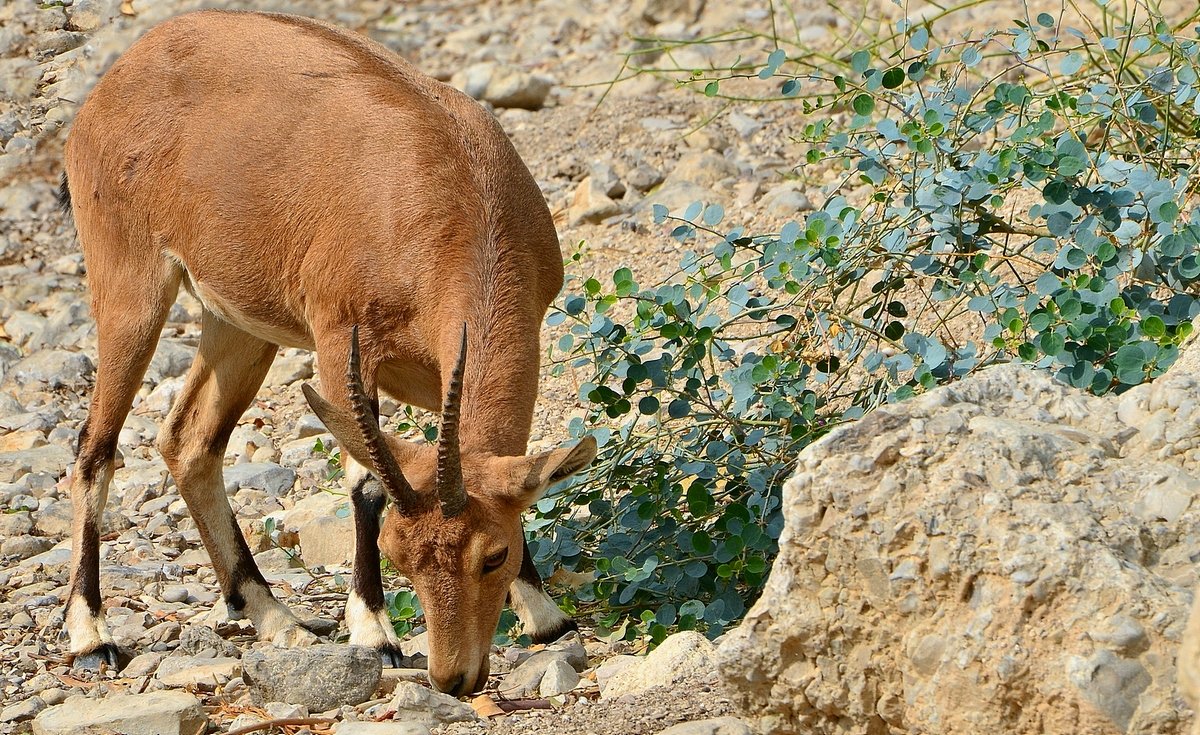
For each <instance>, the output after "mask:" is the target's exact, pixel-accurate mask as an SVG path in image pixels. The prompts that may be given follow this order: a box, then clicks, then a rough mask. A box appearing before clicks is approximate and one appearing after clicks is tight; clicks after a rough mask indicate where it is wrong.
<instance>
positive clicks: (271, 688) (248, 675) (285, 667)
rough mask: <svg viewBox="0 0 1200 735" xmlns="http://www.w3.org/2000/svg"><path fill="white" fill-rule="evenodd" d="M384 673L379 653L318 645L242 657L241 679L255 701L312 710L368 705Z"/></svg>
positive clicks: (257, 652) (354, 647)
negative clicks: (284, 703)
mask: <svg viewBox="0 0 1200 735" xmlns="http://www.w3.org/2000/svg"><path fill="white" fill-rule="evenodd" d="M382 669H383V665H382V662H381V661H380V659H379V654H378V653H376V652H375V650H374V649H371V648H367V647H365V646H345V645H332V644H320V645H315V646H309V647H307V648H291V649H262V650H255V651H247V652H246V653H245V654H244V655H243V656H242V671H243V673H242V677H243V678H244V679H245V680H246V684H247V685H249V687H250V696H251V699H252V700H253V701H254V702H256V703H259V704H261V703H263V702H287V703H289V704H303V705H305V706H306V707H308V709H309V711H310V712H324V711H325V710H329V709H333V708H334V707H339V706H341V705H344V704H350V705H353V704H360V703H362V702H365V701H367V700H368V699H370V698H371V695H372V694H374V693H375V687H376V686H377V685H378V684H379V676H380V673H381V671H382ZM455 701H457V700H455Z"/></svg>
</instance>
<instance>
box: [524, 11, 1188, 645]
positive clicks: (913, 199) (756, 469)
mask: <svg viewBox="0 0 1200 735" xmlns="http://www.w3.org/2000/svg"><path fill="white" fill-rule="evenodd" d="M969 4H970V5H973V4H977V3H969ZM961 7H965V6H959V8H950V9H948V10H946V11H944V12H942V13H940V14H938V15H936V16H931V17H929V18H928V19H926V20H924V21H922V22H920V23H917V22H913V21H909V20H903V21H901V22H900V23H899V24H898V25H897V26H896V27H895V29H894V31H893V32H889V33H887V34H884V35H883V36H876V37H873V38H871V39H869V40H868V41H864V42H862V43H860V44H859V45H860V48H859V50H857V51H854V52H853V53H844V54H840V55H829V56H820V55H814V54H812V53H811V52H808V51H806V50H802V49H801V47H800V46H798V45H797V44H795V43H789V41H788V39H787V38H785V37H784V36H783V35H781V34H779V33H774V34H772V35H768V36H761V38H762V39H763V40H764V42H765V43H767V44H768V45H769V46H770V48H769V50H768V51H769V52H768V53H765V54H764V55H765V56H766V58H765V59H763V60H762V61H761V62H760V63H758V64H747V65H739V66H736V67H733V68H727V69H723V70H716V71H714V70H695V71H693V70H682V71H683V72H684V73H685V74H686V76H685V78H684V79H683V80H682V82H681V86H683V87H685V88H688V89H691V90H693V91H695V92H696V93H698V94H704V95H707V96H709V97H717V98H720V97H723V96H726V97H727V98H728V99H729V101H730V102H731V104H736V103H737V102H738V101H740V100H745V99H757V100H758V101H759V103H761V102H764V101H770V102H771V103H773V104H778V105H788V106H790V107H792V108H794V110H795V114H797V115H803V116H804V119H805V120H807V121H808V122H807V124H806V125H805V126H804V130H803V137H804V139H805V141H806V142H807V144H808V145H809V150H808V152H807V155H806V157H805V159H804V160H803V161H797V165H798V167H799V168H798V169H797V170H798V171H801V172H802V171H803V170H804V167H820V166H832V167H834V168H835V169H836V171H838V172H839V179H838V183H836V184H835V185H833V186H830V187H827V188H826V190H825V191H824V192H823V195H824V202H823V204H821V206H820V207H819V208H818V209H817V210H816V211H813V212H811V213H810V214H808V215H807V216H806V217H805V218H804V220H803V221H797V222H789V223H787V224H786V225H785V226H783V227H782V229H781V230H780V231H778V232H771V233H748V232H746V231H745V230H744V228H743V227H739V226H736V225H734V226H728V225H726V219H727V217H726V213H725V212H724V211H723V210H722V208H721V207H720V206H718V205H713V204H707V205H706V204H705V203H700V202H698V203H695V204H693V205H692V206H691V207H690V208H688V209H687V211H684V212H667V211H666V210H665V209H663V208H661V207H657V208H655V211H654V220H655V222H657V223H659V224H662V225H664V227H665V228H667V229H669V237H670V238H673V239H674V240H675V241H678V243H680V244H681V245H680V246H679V247H681V249H682V250H683V251H684V255H683V257H682V259H681V261H680V263H679V269H678V271H677V272H676V273H675V274H673V275H672V276H671V277H670V278H668V279H665V280H663V281H661V282H656V283H649V284H642V283H638V282H637V281H636V280H635V277H634V274H633V272H632V271H631V270H630V269H628V268H622V269H620V270H617V271H616V272H615V273H613V274H612V278H611V282H602V281H600V280H597V279H587V280H574V281H570V282H569V283H568V286H567V288H566V290H565V292H564V294H563V297H562V298H561V300H560V302H559V303H558V306H557V308H556V310H555V311H554V312H553V313H552V315H551V317H550V320H551V323H552V324H555V325H566V333H565V335H564V336H563V337H562V338H561V340H559V342H558V343H557V344H556V345H555V346H554V347H553V350H552V354H553V357H554V359H555V360H556V362H557V364H556V368H555V369H556V370H560V371H561V370H572V371H574V372H575V374H576V375H577V376H579V378H580V381H581V386H582V387H581V389H580V397H581V399H582V400H583V401H585V402H586V406H587V413H586V416H584V417H582V418H580V419H577V420H575V421H574V422H572V424H571V427H570V428H571V433H572V434H573V435H575V436H580V435H583V434H585V433H593V434H595V435H596V436H597V437H598V438H599V439H600V441H601V443H602V453H601V456H600V458H599V459H598V461H597V463H596V464H595V466H594V469H593V470H592V472H591V473H590V474H589V475H588V476H586V477H585V478H582V479H579V480H577V481H576V482H574V483H572V484H570V485H569V486H567V487H565V488H563V489H562V490H561V491H559V492H557V493H556V494H554V495H552V496H550V497H547V498H545V499H543V500H542V501H541V502H539V503H538V504H537V507H536V513H535V516H536V517H535V518H534V520H533V522H532V523H531V524H530V526H529V528H530V530H531V531H532V533H531V540H530V547H531V549H532V550H533V553H534V556H535V559H536V561H537V562H538V563H539V565H541V566H543V567H544V571H547V572H548V571H550V568H551V567H553V566H557V565H562V566H564V567H565V568H567V569H568V570H571V571H574V572H584V573H590V574H592V575H594V577H593V581H592V582H591V584H588V585H585V586H584V587H583V588H582V589H579V590H577V591H576V592H575V593H574V595H573V596H572V597H571V599H569V600H568V602H567V604H568V605H569V606H570V607H572V609H573V610H574V611H576V612H583V613H589V612H590V613H593V614H594V615H595V617H596V619H597V621H598V623H599V624H600V626H601V632H602V633H604V632H606V631H612V632H613V634H615V635H622V636H627V637H633V636H636V635H642V636H647V637H648V638H649V639H650V640H651V641H657V640H660V639H661V638H662V637H663V636H665V635H666V633H667V632H668V630H670V629H672V628H692V627H698V628H702V629H705V630H707V631H708V632H709V633H710V634H716V633H719V632H720V631H721V630H723V629H724V628H725V627H726V626H728V625H729V624H730V623H731V622H732V621H734V620H736V619H737V618H738V617H740V616H741V615H742V614H743V613H744V611H745V608H746V604H747V603H748V601H750V600H752V599H753V598H754V597H755V596H756V593H757V592H758V590H759V589H760V587H761V585H762V584H763V581H764V578H765V575H766V573H767V570H768V566H769V562H770V560H771V558H772V557H773V555H774V553H775V551H776V544H777V539H778V537H779V534H780V531H781V529H782V525H783V521H782V518H781V515H780V497H779V491H780V485H781V483H782V480H783V479H784V478H785V476H786V475H787V474H788V473H789V472H790V470H791V469H792V463H793V461H794V458H795V456H796V454H797V452H798V451H799V450H800V449H801V448H802V447H803V446H805V445H806V444H808V443H809V442H811V441H813V440H814V439H816V438H818V437H819V436H821V434H822V433H824V432H826V431H828V430H829V429H830V428H831V427H832V426H835V425H837V424H839V423H842V422H845V421H850V420H853V419H856V418H858V417H860V416H862V415H863V413H864V412H865V411H868V410H870V409H872V408H873V407H875V406H878V405H880V404H882V403H886V402H891V401H898V400H903V399H904V398H906V397H909V396H912V395H914V394H915V393H918V392H920V391H923V390H927V389H929V388H932V387H934V386H936V385H941V384H945V383H948V382H952V381H954V380H957V379H959V378H961V377H963V376H965V375H968V374H970V373H972V372H974V371H976V370H979V369H980V368H982V367H984V366H986V365H990V364H994V363H997V362H1004V361H1012V360H1020V361H1023V362H1026V363H1029V364H1031V365H1034V366H1037V367H1039V368H1043V369H1046V370H1050V371H1053V372H1054V374H1055V375H1057V376H1058V377H1059V378H1060V379H1061V380H1063V381H1066V382H1068V383H1070V384H1072V385H1075V386H1078V387H1080V388H1083V389H1086V390H1089V391H1091V392H1094V393H1106V392H1109V391H1121V390H1125V389H1127V388H1128V387H1130V386H1133V385H1137V384H1139V383H1141V382H1143V381H1146V380H1150V379H1153V378H1154V377H1156V376H1157V375H1160V374H1161V373H1162V372H1163V371H1164V370H1165V369H1166V368H1167V367H1168V366H1169V365H1170V364H1171V363H1172V361H1174V360H1175V358H1176V356H1177V355H1178V345H1179V343H1180V341H1181V340H1182V339H1183V338H1184V337H1185V336H1186V335H1187V334H1188V333H1189V332H1190V331H1191V320H1192V319H1193V318H1194V317H1195V316H1196V315H1197V313H1198V312H1200V304H1198V303H1197V300H1196V297H1195V296H1194V295H1193V294H1194V293H1195V286H1196V283H1197V279H1198V278H1200V260H1198V256H1197V248H1196V246H1197V242H1200V210H1198V209H1197V207H1196V197H1195V194H1196V191H1195V183H1194V182H1195V178H1194V176H1195V173H1196V166H1197V161H1198V160H1200V157H1198V155H1197V154H1198V145H1197V144H1198V138H1200V125H1198V118H1200V97H1198V96H1197V88H1198V82H1197V79H1198V76H1200V75H1198V73H1197V72H1198V68H1200V67H1198V65H1200V43H1198V41H1197V28H1195V27H1194V26H1195V23H1196V17H1197V16H1196V15H1195V14H1193V15H1192V16H1191V17H1189V18H1185V19H1182V20H1176V21H1169V20H1167V19H1166V18H1163V17H1162V16H1161V15H1158V14H1157V13H1156V12H1155V11H1154V9H1153V8H1152V7H1148V6H1146V5H1144V4H1140V3H1138V4H1134V3H1130V4H1127V5H1125V6H1123V7H1122V8H1119V9H1118V8H1114V7H1113V6H1110V5H1106V4H1103V3H1097V4H1094V5H1091V4H1089V5H1088V6H1086V7H1076V6H1073V5H1072V6H1070V7H1071V8H1074V10H1072V11H1071V12H1069V13H1068V12H1067V10H1066V9H1064V10H1063V11H1062V12H1059V13H1057V14H1055V15H1051V14H1049V13H1037V14H1036V15H1032V14H1030V13H1028V12H1027V13H1026V15H1025V17H1023V18H1018V19H1016V20H1014V22H1013V24H1012V25H1011V26H1010V27H1007V28H997V29H993V30H990V31H988V32H987V33H984V34H982V35H980V36H978V37H976V38H970V39H961V38H957V39H956V38H942V37H940V36H939V33H938V23H939V21H941V20H942V19H943V18H944V17H945V16H946V15H948V14H950V13H953V12H957V10H958V9H960V8H961ZM1068 16H1069V17H1072V18H1075V19H1076V20H1074V21H1067V20H1065V18H1067V17H1068ZM1072 25H1075V26H1078V27H1072ZM738 38H739V39H740V40H742V41H744V39H745V34H740V35H738ZM702 40H703V39H702ZM708 40H709V41H713V39H708ZM720 40H721V39H716V40H715V41H720ZM660 43H662V44H663V45H664V46H668V47H669V46H670V43H671V42H669V41H660ZM754 85H758V86H757V87H755V86H754ZM576 257H577V258H578V257H581V256H580V255H579V254H576Z"/></svg>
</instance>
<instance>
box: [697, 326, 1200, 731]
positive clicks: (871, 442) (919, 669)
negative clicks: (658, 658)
mask: <svg viewBox="0 0 1200 735" xmlns="http://www.w3.org/2000/svg"><path fill="white" fill-rule="evenodd" d="M1198 357H1200V353H1197V352H1196V350H1195V348H1192V350H1191V352H1190V353H1189V354H1187V355H1185V357H1184V358H1183V359H1181V361H1180V365H1179V366H1177V368H1176V369H1173V371H1172V372H1171V373H1170V374H1168V375H1167V376H1164V377H1163V378H1161V379H1160V380H1158V381H1156V382H1155V383H1153V384H1150V385H1147V386H1139V387H1137V388H1135V389H1133V390H1130V391H1129V392H1127V393H1125V394H1124V395H1122V396H1115V397H1105V398H1097V397H1093V396H1088V395H1085V394H1083V393H1080V392H1078V391H1076V390H1074V389H1072V388H1070V387H1068V386H1065V385H1062V384H1060V383H1058V382H1056V381H1054V380H1053V379H1052V378H1050V377H1049V376H1048V375H1045V374H1043V373H1038V372H1035V371H1032V370H1029V369H1026V368H1023V367H1018V366H1000V367H996V368H992V369H990V370H987V371H984V372H983V373H982V374H980V375H979V376H977V377H973V378H971V379H968V380H964V381H962V382H961V383H958V384H956V385H953V386H949V387H945V388H941V389H938V390H934V391H931V392H930V393H928V394H927V395H925V396H922V397H919V398H916V399H914V400H911V401H908V402H906V403H903V404H899V405H895V406H889V407H885V408H882V409H880V410H878V411H876V412H874V413H872V414H871V415H869V416H868V417H867V418H865V419H863V420H862V421H859V422H858V423H856V424H853V425H848V426H846V427H844V428H841V429H839V430H837V431H834V432H832V433H831V434H830V435H828V436H826V437H825V438H824V439H822V440H821V441H819V442H817V443H815V444H813V445H812V446H810V447H808V448H807V449H806V450H805V451H804V452H803V453H802V454H801V456H800V460H799V464H798V467H797V471H796V474H795V476H794V477H793V478H792V479H791V480H790V481H789V482H788V483H787V484H786V485H785V487H784V492H783V502H784V512H785V514H786V519H787V525H786V527H785V530H784V534H783V537H782V538H781V540H780V547H781V548H780V554H779V557H778V559H777V560H776V562H775V565H774V568H773V569H772V572H771V577H770V579H769V581H768V584H767V589H766V591H765V593H764V594H763V597H762V598H761V599H760V600H759V601H758V603H757V604H756V605H755V606H754V607H753V609H752V610H751V611H750V613H749V614H748V615H747V616H746V619H745V621H744V622H743V624H742V625H741V626H740V627H739V628H738V629H736V630H735V631H733V632H731V634H730V635H729V636H728V638H727V640H725V641H724V642H723V643H722V645H721V646H720V648H719V651H718V658H719V662H720V667H721V671H722V675H723V677H724V678H725V679H726V681H727V682H728V683H729V684H730V686H731V688H732V689H733V690H734V691H735V692H736V693H737V697H738V698H739V701H740V705H741V706H742V707H743V708H744V709H745V710H746V711H747V713H748V714H752V715H757V716H758V717H759V726H760V727H761V729H762V731H763V732H764V733H766V734H767V735H772V734H774V733H798V732H803V733H818V734H820V733H943V734H950V733H981V732H994V733H1000V732H1003V733H1068V732H1069V733H1096V734H1097V735H1099V734H1101V733H1103V734H1109V733H1185V732H1189V731H1190V729H1191V719H1192V715H1191V712H1190V710H1189V708H1188V707H1187V705H1186V703H1185V702H1184V701H1183V699H1182V698H1181V696H1180V693H1179V690H1178V688H1177V686H1176V673H1175V672H1176V653H1177V652H1178V651H1179V647H1180V641H1181V639H1182V637H1183V634H1184V630H1185V627H1186V623H1187V616H1188V608H1189V606H1190V603H1191V598H1192V594H1191V590H1192V589H1193V587H1194V586H1195V583H1196V581H1197V569H1196V563H1195V560H1196V559H1200V533H1197V530H1198V528H1197V525H1198V522H1200V503H1197V502H1196V496H1197V494H1200V365H1198V363H1200V359H1197V358H1198ZM1196 625H1197V627H1198V628H1200V622H1198V623H1197V624H1196ZM1196 635H1197V637H1198V638H1200V630H1197V631H1196ZM1194 648H1195V650H1196V651H1197V652H1200V640H1198V641H1197V644H1196V645H1195V646H1194ZM1196 656H1197V657H1200V653H1197V654H1196ZM1190 671H1192V672H1193V673H1191V674H1190V675H1191V676H1193V677H1195V678H1196V679H1198V680H1200V660H1197V661H1195V662H1194V663H1193V668H1192V669H1191V670H1190ZM1186 675H1187V674H1186V673H1185V676H1186ZM1197 690H1200V685H1197V686H1196V687H1195V689H1193V691H1194V692H1195V693H1196V694H1197V695H1200V691H1197Z"/></svg>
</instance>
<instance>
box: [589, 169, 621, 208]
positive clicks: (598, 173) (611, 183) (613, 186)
mask: <svg viewBox="0 0 1200 735" xmlns="http://www.w3.org/2000/svg"><path fill="white" fill-rule="evenodd" d="M588 179H590V180H591V182H592V189H593V190H594V191H597V192H599V193H601V194H603V195H604V196H606V197H609V198H611V199H620V198H621V197H623V196H625V184H624V183H622V182H621V177H619V176H617V172H616V170H614V169H613V167H612V164H610V163H609V162H607V161H593V162H592V166H591V168H589V169H588Z"/></svg>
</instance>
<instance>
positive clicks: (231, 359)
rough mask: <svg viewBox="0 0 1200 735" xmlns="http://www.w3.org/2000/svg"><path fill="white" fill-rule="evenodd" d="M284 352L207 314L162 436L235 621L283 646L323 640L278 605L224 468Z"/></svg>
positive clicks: (168, 460) (165, 457)
mask: <svg viewBox="0 0 1200 735" xmlns="http://www.w3.org/2000/svg"><path fill="white" fill-rule="evenodd" d="M275 351H276V346H275V345H274V344H271V343H270V342H267V341H265V340H262V339H259V338H257V337H255V336H253V335H250V334H248V333H246V332H244V331H242V330H241V329H238V328H237V327H235V326H233V325H231V324H229V323H228V322H225V321H222V320H221V319H220V318H219V317H217V316H215V315H213V314H212V313H211V312H208V311H205V313H204V327H203V331H202V332H201V335H200V346H199V348H197V351H196V359H195V361H194V362H193V363H192V367H191V369H190V370H189V371H188V374H187V378H186V380H185V382H184V387H183V390H182V391H181V392H180V393H179V397H178V398H176V399H175V405H174V406H173V407H172V409H171V413H170V415H169V416H168V417H167V420H166V421H165V422H164V425H163V428H162V431H161V432H160V433H159V439H158V448H159V451H160V452H161V453H162V456H163V460H164V461H165V462H166V464H167V468H168V469H169V470H170V471H171V476H172V477H174V478H175V484H176V486H178V488H179V494H180V495H181V496H182V497H183V499H184V501H185V502H186V503H187V506H188V511H189V512H190V513H191V515H192V519H193V520H194V521H195V523H196V528H197V529H198V530H199V531H200V539H201V540H202V541H203V542H204V547H205V548H206V549H207V550H208V555H209V557H210V558H211V559H212V564H213V569H214V571H215V572H216V574H217V580H218V582H219V583H220V585H221V592H222V593H223V594H224V596H225V604H226V606H227V607H228V609H229V613H230V615H231V616H232V617H241V616H243V615H244V616H246V617H249V618H250V620H251V621H252V622H253V623H254V627H255V629H256V630H257V632H258V636H259V638H260V639H262V640H269V641H272V642H273V643H275V644H277V645H281V646H290V645H301V644H305V643H311V642H313V641H315V640H316V639H315V637H314V636H313V635H312V634H311V633H309V632H308V631H307V630H305V629H304V628H303V627H302V626H301V624H300V622H299V621H298V620H297V619H296V617H295V616H294V615H293V614H292V613H291V611H290V610H288V608H287V606H285V605H284V604H283V603H281V602H279V601H278V600H276V599H275V596H274V595H272V594H271V590H270V588H269V587H268V585H267V581H266V579H265V578H264V577H263V575H262V573H261V572H260V571H259V569H258V565H257V564H255V563H254V557H253V556H251V554H250V548H249V547H248V546H247V545H246V540H245V538H243V536H242V533H241V530H240V529H239V528H238V525H237V519H236V517H235V516H234V514H233V510H232V509H231V508H230V507H229V500H228V498H227V497H226V496H225V483H224V481H223V480H222V476H221V468H222V465H223V459H224V456H225V447H226V445H227V444H228V442H229V435H230V434H231V433H232V432H233V428H234V427H235V426H236V425H237V422H238V419H240V418H241V416H242V413H243V412H245V410H246V408H247V407H248V406H249V405H250V402H251V401H253V400H254V396H255V394H256V393H257V392H258V389H259V387H260V386H261V385H262V381H263V378H264V377H266V374H267V370H268V369H269V368H270V367H271V362H272V361H273V360H274V358H275Z"/></svg>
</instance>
